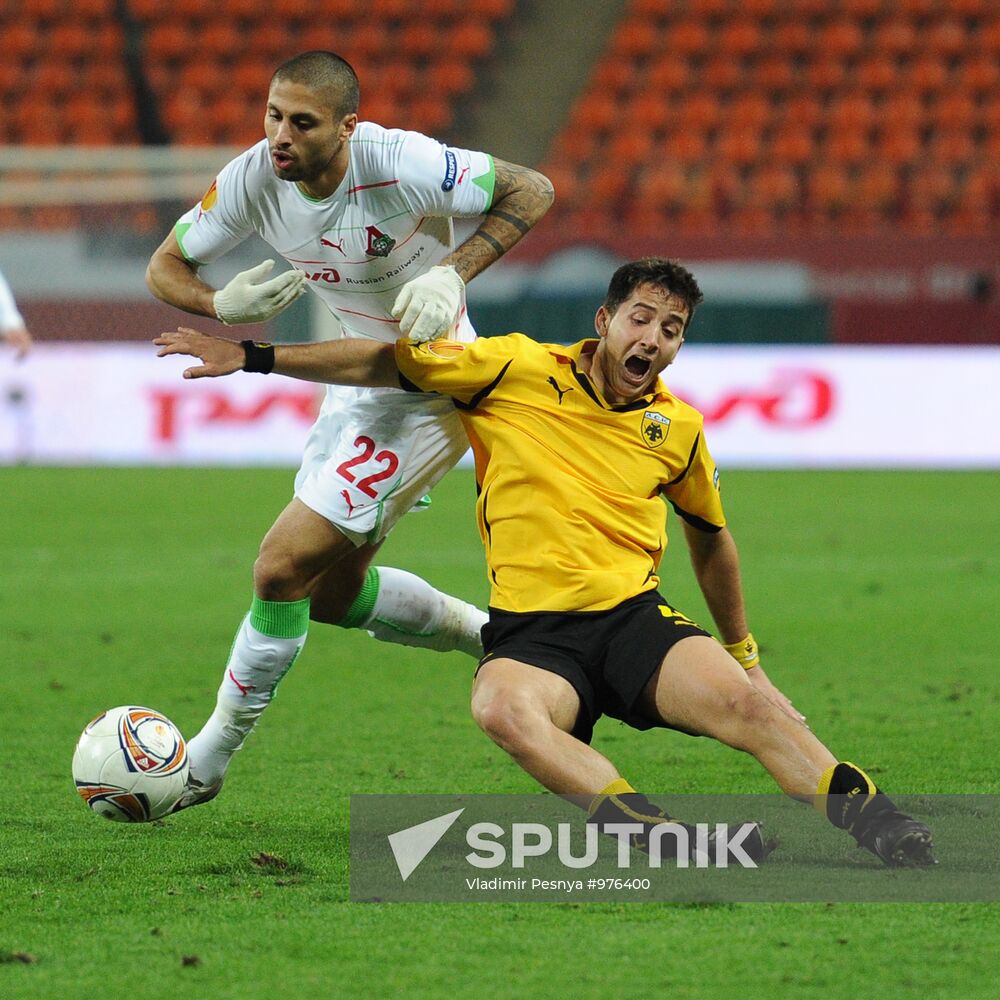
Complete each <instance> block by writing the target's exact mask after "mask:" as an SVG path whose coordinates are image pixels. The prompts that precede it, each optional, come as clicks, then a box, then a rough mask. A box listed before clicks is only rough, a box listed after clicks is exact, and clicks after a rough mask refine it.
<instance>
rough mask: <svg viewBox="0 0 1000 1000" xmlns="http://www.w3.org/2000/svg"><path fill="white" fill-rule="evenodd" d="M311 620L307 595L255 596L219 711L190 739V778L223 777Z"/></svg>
mask: <svg viewBox="0 0 1000 1000" xmlns="http://www.w3.org/2000/svg"><path fill="white" fill-rule="evenodd" d="M308 623H309V599H308V598H306V599H305V600H302V601H289V602H280V601H261V600H260V599H259V598H257V597H256V596H255V597H254V600H253V605H252V606H251V609H250V614H249V615H247V617H246V618H244V620H243V624H242V625H241V626H240V629H239V631H238V632H237V633H236V640H235V642H234V643H233V648H232V652H231V653H230V654H229V662H228V663H227V664H226V670H225V673H224V674H223V677H222V684H221V685H220V686H219V693H218V695H217V697H216V703H215V711H214V712H212V714H211V716H210V717H209V719H208V721H207V722H206V723H205V725H204V726H203V727H202V729H201V732H199V733H198V735H197V736H195V737H194V738H193V739H192V740H190V741H189V742H188V757H189V759H190V761H191V777H192V778H193V779H194V780H195V781H196V782H199V783H201V784H203V785H214V784H215V783H216V782H218V781H221V780H222V779H223V777H224V776H225V773H226V768H227V767H228V766H229V762H230V760H231V759H232V756H233V754H234V753H236V751H237V750H239V749H240V747H242V746H243V741H244V740H245V739H246V738H247V736H248V735H249V734H250V731H251V730H252V729H253V727H254V725H255V724H256V722H257V720H258V719H259V718H260V716H261V714H262V713H263V711H264V709H266V708H267V706H268V705H269V704H270V703H271V699H272V698H273V697H274V691H275V688H277V686H278V682H279V681H280V680H281V678H282V677H284V676H285V674H286V673H287V672H288V670H289V669H290V668H291V666H292V664H293V663H294V662H295V659H296V657H297V656H298V655H299V653H300V652H301V651H302V647H303V645H305V641H306V632H307V629H308ZM272 633H278V634H272Z"/></svg>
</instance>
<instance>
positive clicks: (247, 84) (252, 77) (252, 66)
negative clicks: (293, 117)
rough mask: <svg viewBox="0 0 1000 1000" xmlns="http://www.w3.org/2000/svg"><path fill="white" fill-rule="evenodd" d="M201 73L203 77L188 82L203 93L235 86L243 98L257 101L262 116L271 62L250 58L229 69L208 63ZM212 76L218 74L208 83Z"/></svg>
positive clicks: (272, 66) (220, 90) (215, 91)
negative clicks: (202, 81)
mask: <svg viewBox="0 0 1000 1000" xmlns="http://www.w3.org/2000/svg"><path fill="white" fill-rule="evenodd" d="M201 72H202V74H204V75H203V76H201V74H199V76H198V77H196V78H195V80H192V81H190V82H191V83H192V84H193V85H194V86H197V87H198V89H199V90H201V91H202V92H203V93H206V94H211V93H221V92H222V91H223V89H224V88H227V87H231V86H233V85H235V86H236V88H237V89H238V90H239V91H240V92H241V93H242V94H243V95H244V96H245V97H247V98H253V99H255V100H257V101H259V102H260V107H261V115H263V114H264V104H265V101H264V95H265V94H266V93H267V91H268V88H269V86H270V84H271V76H272V75H273V73H274V62H273V60H269V61H267V62H264V61H263V60H261V59H257V58H256V57H250V58H246V59H241V60H240V61H239V62H238V63H236V65H235V66H233V67H232V68H230V69H225V68H221V67H219V66H218V65H217V64H211V63H210V64H207V65H205V66H204V67H203V68H202V71H201ZM213 74H218V76H217V77H216V80H215V81H213V82H209V81H211V79H212V75H213ZM201 80H204V84H203V83H201V82H200V81H201ZM196 81H198V82H196ZM205 84H207V85H205Z"/></svg>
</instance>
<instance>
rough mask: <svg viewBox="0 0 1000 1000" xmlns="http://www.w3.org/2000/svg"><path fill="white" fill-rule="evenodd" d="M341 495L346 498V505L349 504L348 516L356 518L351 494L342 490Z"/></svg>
mask: <svg viewBox="0 0 1000 1000" xmlns="http://www.w3.org/2000/svg"><path fill="white" fill-rule="evenodd" d="M340 495H341V496H342V497H343V498H344V503H346V504H347V516H348V517H353V516H354V504H352V503H351V494H350V493H348V492H347V490H341V491H340Z"/></svg>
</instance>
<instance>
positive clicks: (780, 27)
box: [771, 20, 814, 59]
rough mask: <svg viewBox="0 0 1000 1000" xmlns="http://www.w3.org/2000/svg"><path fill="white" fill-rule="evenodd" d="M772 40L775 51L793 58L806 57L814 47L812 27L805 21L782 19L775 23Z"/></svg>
mask: <svg viewBox="0 0 1000 1000" xmlns="http://www.w3.org/2000/svg"><path fill="white" fill-rule="evenodd" d="M771 40H772V45H773V46H774V49H775V51H777V52H782V53H784V54H785V55H787V56H789V57H791V58H793V59H800V58H804V57H805V56H806V55H807V54H809V53H810V52H812V51H813V49H814V42H813V32H812V28H811V27H810V25H809V24H808V23H807V22H805V21H799V20H788V21H781V22H780V23H778V24H776V25H775V27H774V31H773V32H772V38H771Z"/></svg>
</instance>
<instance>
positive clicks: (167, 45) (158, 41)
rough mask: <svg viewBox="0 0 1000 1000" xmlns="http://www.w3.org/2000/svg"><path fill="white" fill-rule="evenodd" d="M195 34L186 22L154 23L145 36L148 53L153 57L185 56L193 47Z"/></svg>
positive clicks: (176, 58)
mask: <svg viewBox="0 0 1000 1000" xmlns="http://www.w3.org/2000/svg"><path fill="white" fill-rule="evenodd" d="M193 42H194V39H193V36H192V34H191V32H190V31H189V30H188V28H187V26H185V25H184V24H180V23H176V22H173V21H164V22H162V23H160V24H154V25H153V26H152V27H151V28H150V30H149V31H148V32H146V36H145V50H146V55H147V56H148V57H149V58H151V59H160V60H163V59H172V60H178V59H181V58H183V57H184V56H185V55H186V54H187V53H188V52H189V51H190V50H191V49H192V48H193Z"/></svg>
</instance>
